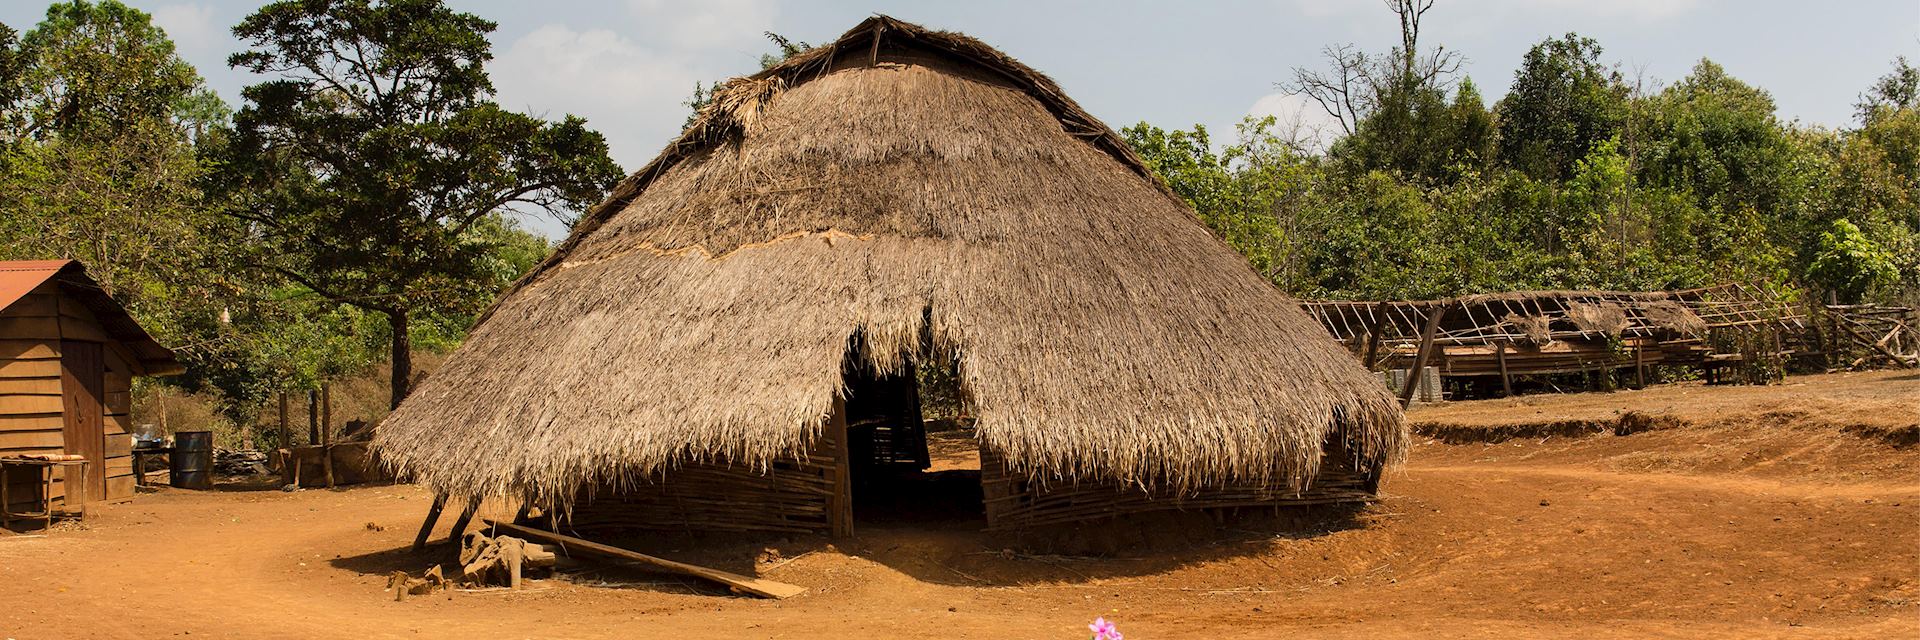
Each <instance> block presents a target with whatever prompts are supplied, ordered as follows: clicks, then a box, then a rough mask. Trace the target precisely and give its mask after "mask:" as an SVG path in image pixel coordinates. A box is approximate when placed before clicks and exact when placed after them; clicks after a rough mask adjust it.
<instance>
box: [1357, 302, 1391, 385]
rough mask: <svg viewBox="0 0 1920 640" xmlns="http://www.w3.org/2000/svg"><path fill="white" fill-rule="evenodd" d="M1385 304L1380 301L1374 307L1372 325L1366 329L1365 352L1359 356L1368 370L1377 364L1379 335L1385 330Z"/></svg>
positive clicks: (1361, 362)
mask: <svg viewBox="0 0 1920 640" xmlns="http://www.w3.org/2000/svg"><path fill="white" fill-rule="evenodd" d="M1387 304H1388V303H1386V302H1382V303H1380V304H1379V306H1377V307H1375V308H1374V314H1373V327H1372V328H1370V329H1368V330H1367V354H1366V355H1365V356H1364V357H1362V358H1361V360H1360V364H1362V365H1365V366H1366V367H1367V370H1368V371H1372V370H1373V367H1374V365H1376V364H1378V363H1377V362H1376V361H1375V358H1378V357H1380V337H1381V334H1382V333H1385V332H1386V330H1387Z"/></svg>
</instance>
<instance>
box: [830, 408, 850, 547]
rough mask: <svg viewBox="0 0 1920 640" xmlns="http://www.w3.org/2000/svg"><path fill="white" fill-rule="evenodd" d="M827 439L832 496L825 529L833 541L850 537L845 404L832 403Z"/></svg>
mask: <svg viewBox="0 0 1920 640" xmlns="http://www.w3.org/2000/svg"><path fill="white" fill-rule="evenodd" d="M825 435H826V437H827V438H828V439H830V440H832V442H831V443H830V446H832V447H833V449H832V451H833V470H832V471H830V472H829V473H830V474H832V480H833V495H830V496H828V497H827V529H828V531H829V533H831V534H832V535H833V537H835V538H845V537H849V536H852V535H853V472H852V469H853V454H852V452H851V447H850V446H849V445H850V443H848V442H847V401H846V399H844V398H837V397H836V398H834V399H833V415H830V416H827V424H826V433H825Z"/></svg>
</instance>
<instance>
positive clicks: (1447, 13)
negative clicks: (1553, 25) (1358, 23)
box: [1291, 0, 1706, 25]
mask: <svg viewBox="0 0 1920 640" xmlns="http://www.w3.org/2000/svg"><path fill="white" fill-rule="evenodd" d="M1291 4H1292V6H1293V8H1294V9H1295V10H1296V11H1299V12H1300V14H1301V15H1303V16H1306V17H1309V18H1327V17H1333V16H1339V17H1343V18H1345V17H1359V18H1361V19H1367V20H1378V19H1381V16H1387V17H1388V18H1391V16H1392V14H1390V13H1387V8H1386V7H1384V6H1382V4H1381V3H1380V2H1378V1H1377V0H1291ZM1703 4H1706V0H1599V1H1596V0H1440V1H1438V2H1435V3H1434V7H1433V9H1432V10H1431V11H1430V12H1429V13H1428V14H1427V16H1426V20H1428V21H1439V20H1467V19H1500V18H1507V17H1512V16H1516V15H1522V14H1551V15H1559V16H1584V17H1593V18H1626V19H1629V20H1633V21H1636V22H1654V21H1659V20H1664V19H1667V18H1672V17H1676V16H1680V15H1683V14H1687V13H1691V12H1693V10H1695V9H1698V8H1700V6H1701V5H1703ZM1429 23H1431V22H1429ZM1385 24H1389V25H1391V24H1392V22H1391V20H1388V22H1386V23H1385Z"/></svg>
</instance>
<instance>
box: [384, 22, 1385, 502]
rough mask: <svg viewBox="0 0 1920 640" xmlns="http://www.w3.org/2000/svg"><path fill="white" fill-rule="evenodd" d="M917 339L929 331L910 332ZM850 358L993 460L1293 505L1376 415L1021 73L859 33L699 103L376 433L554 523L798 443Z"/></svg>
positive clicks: (1170, 201)
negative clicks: (956, 411)
mask: <svg viewBox="0 0 1920 640" xmlns="http://www.w3.org/2000/svg"><path fill="white" fill-rule="evenodd" d="M923 336H927V338H923ZM856 337H857V338H858V339H859V341H860V343H862V344H864V345H865V348H864V349H862V350H861V354H862V357H866V358H868V359H869V360H870V361H871V362H872V363H873V364H874V365H875V366H876V367H878V368H879V369H880V370H882V371H887V370H897V368H898V367H900V366H902V364H903V363H904V362H905V361H906V358H907V357H908V356H909V354H911V353H913V352H915V351H917V350H918V349H920V348H921V346H922V341H923V339H930V341H931V342H932V344H933V347H934V348H935V349H937V350H939V351H940V352H941V353H946V354H953V355H954V356H955V357H957V358H958V361H959V365H960V376H961V381H962V384H964V385H965V386H966V388H967V390H968V392H969V396H970V397H971V402H972V410H973V412H974V413H975V415H977V416H978V418H979V421H978V435H979V438H980V439H981V441H982V443H983V444H984V445H985V446H988V447H992V448H994V449H995V450H996V451H999V452H1001V453H1002V454H1003V455H1004V456H1005V458H1007V459H1008V460H1009V461H1010V462H1011V463H1012V464H1014V465H1015V466H1016V467H1017V468H1019V469H1022V470H1025V471H1027V472H1030V473H1035V474H1046V475H1049V476H1053V477H1068V478H1090V477H1101V478H1113V479H1121V480H1125V481H1130V482H1138V483H1149V484H1165V485H1171V486H1181V487H1191V486H1197V485H1201V484H1206V483H1209V482H1214V481H1220V480H1224V479H1247V478H1252V479H1264V480H1267V481H1270V482H1272V483H1274V484H1291V485H1293V486H1301V485H1302V484H1304V483H1305V482H1306V481H1307V480H1309V479H1310V478H1311V477H1312V475H1313V474H1314V473H1315V472H1316V471H1317V469H1318V466H1319V463H1320V455H1321V447H1322V443H1323V442H1324V441H1326V440H1327V439H1328V438H1329V437H1337V438H1343V439H1345V440H1347V441H1350V443H1351V444H1350V448H1351V449H1352V450H1354V451H1355V452H1356V454H1357V455H1358V456H1361V457H1363V458H1366V459H1367V461H1368V462H1373V463H1379V462H1386V461H1394V460H1397V459H1398V458H1399V457H1400V456H1401V455H1402V452H1403V451H1404V449H1405V447H1406V446H1407V436H1406V433H1405V429H1404V426H1403V420H1402V417H1401V415H1400V411H1399V408H1398V405H1397V404H1396V403H1395V402H1394V401H1393V400H1392V398H1390V397H1389V396H1388V394H1387V393H1386V391H1385V390H1384V389H1383V388H1382V386H1381V385H1380V384H1378V382H1377V381H1376V380H1374V379H1373V378H1372V377H1370V376H1368V375H1367V373H1366V372H1365V371H1364V370H1362V369H1361V368H1360V367H1359V366H1358V365H1357V364H1355V363H1354V362H1353V360H1352V358H1351V357H1349V356H1348V355H1347V354H1346V353H1345V352H1343V351H1341V349H1340V346H1339V345H1338V344H1336V343H1334V342H1333V341H1331V340H1328V339H1327V338H1326V334H1325V333H1324V332H1323V331H1322V330H1321V328H1320V327H1319V326H1318V325H1317V324H1315V323H1314V322H1313V321H1312V320H1311V319H1309V318H1308V317H1307V316H1306V315H1305V314H1303V313H1302V312H1301V311H1299V309H1298V308H1297V307H1296V306H1295V303H1294V302H1293V301H1291V300H1289V299H1288V298H1286V297H1285V296H1283V295H1282V294H1280V293H1279V292H1278V291H1276V290H1275V289H1274V288H1273V287H1271V286H1270V285H1269V284H1268V283H1267V282H1266V281H1265V280H1264V279H1262V278H1261V277H1260V276H1259V275H1258V274H1256V273H1254V272H1253V270H1252V269H1251V268H1249V267H1248V266H1247V264H1246V263H1245V261H1244V260H1243V259H1242V258H1241V257H1240V256H1239V255H1237V254H1236V253H1234V252H1233V251H1232V250H1231V249H1229V248H1228V247H1227V246H1226V245H1225V244H1224V243H1222V242H1220V241H1218V240H1217V239H1215V238H1214V237H1212V236H1211V235H1210V234H1209V233H1208V232H1207V230H1206V229H1205V228H1204V227H1203V226H1202V225H1201V224H1200V223H1199V222H1198V221H1196V220H1195V219H1194V217H1193V215H1192V212H1191V210H1190V209H1189V208H1187V207H1186V205H1185V204H1183V203H1182V202H1181V201H1180V200H1178V199H1177V198H1176V197H1174V196H1173V195H1171V193H1169V192H1167V191H1166V190H1165V188H1164V186H1163V185H1161V184H1160V183H1159V182H1158V181H1157V180H1155V179H1154V178H1152V177H1151V174H1150V173H1149V172H1148V171H1147V170H1146V169H1145V168H1144V166H1143V165H1142V164H1141V162H1140V160H1139V159H1138V158H1136V157H1135V156H1134V155H1133V154H1132V152H1131V151H1129V150H1128V149H1127V147H1126V145H1125V144H1124V143H1123V142H1122V141H1120V139H1119V138H1118V137H1116V136H1115V135H1114V133H1113V132H1112V131H1111V130H1110V129H1108V128H1107V127H1106V126H1105V125H1103V124H1101V123H1100V122H1099V121H1098V120H1095V119H1094V118H1093V117H1092V116H1090V115H1088V114H1087V113H1086V112H1085V111H1083V110H1081V109H1080V107H1079V106H1078V105H1075V104H1074V103H1073V101H1071V100H1069V99H1067V97H1066V96H1065V95H1064V94H1062V93H1061V91H1060V89H1059V87H1057V86H1055V85H1054V83H1053V82H1052V81H1051V80H1049V79H1047V78H1046V77H1045V76H1042V75H1040V74H1039V73H1038V72H1036V71H1034V70H1032V69H1030V68H1028V67H1026V66H1025V65H1022V64H1020V63H1019V62H1017V61H1015V60H1013V59H1011V58H1008V57H1006V56H1005V55H1003V54H1001V53H999V52H998V51H995V50H993V49H991V48H988V47H987V46H986V45H983V44H981V43H980V42H978V41H975V40H973V39H971V38H968V37H966V36H963V35H959V34H953V33H944V32H937V31H930V30H927V29H924V28H921V27H918V26H915V25H911V24H907V23H904V22H900V21H897V20H893V19H890V18H885V17H877V18H873V19H870V20H867V21H865V22H863V23H861V24H860V25H859V26H857V27H855V28H854V29H853V30H852V31H849V32H848V33H847V34H846V35H845V36H843V37H841V38H840V39H839V40H838V41H836V42H834V43H832V44H830V45H826V46H824V47H820V48H817V49H814V50H812V51H809V52H806V53H803V54H801V55H798V56H795V57H794V58H793V59H791V60H788V61H787V62H785V63H783V64H781V65H779V66H777V67H774V68H772V69H769V70H767V71H764V72H761V73H759V74H756V75H754V76H752V77H749V78H743V79H736V80H734V81H732V82H730V83H729V84H726V85H723V86H722V87H721V88H720V89H719V91H718V92H717V96H716V100H715V103H714V105H712V106H710V107H709V108H707V109H706V110H705V111H704V112H703V113H702V114H700V116H699V118H698V119H697V120H696V122H695V123H694V125H693V126H692V127H691V128H690V129H689V130H688V131H687V132H686V133H685V134H684V135H683V136H682V137H681V138H680V139H679V140H677V141H675V142H674V143H672V144H671V145H669V146H668V148H667V149H666V151H665V153H663V154H662V155H661V156H660V157H659V158H658V159H656V160H654V161H653V162H652V163H650V164H648V165H647V166H646V167H645V168H643V169H641V170H640V171H639V172H637V173H635V174H634V175H633V176H632V177H630V178H628V179H627V180H626V181H624V182H622V183H621V184H620V185H619V186H618V187H617V188H616V189H615V191H614V193H613V194H612V195H611V196H610V197H609V198H608V199H607V201H606V202H604V203H603V204H601V205H600V206H598V207H597V208H595V209H594V210H593V211H591V212H589V213H588V214H587V215H586V217H585V218H584V219H583V220H582V221H581V222H580V224H579V225H578V226H577V227H576V229H575V230H574V232H573V234H572V235H571V236H570V237H568V238H567V240H566V241H565V242H564V243H563V244H562V245H561V246H560V248H559V249H558V251H557V252H556V253H555V255H554V256H553V257H552V258H550V259H549V260H547V261H546V262H545V263H544V264H542V265H541V266H540V267H538V268H537V269H536V270H535V271H534V272H533V273H532V274H530V275H528V276H527V277H526V278H525V279H523V280H522V281H521V282H519V283H518V284H517V285H516V286H515V287H514V288H513V289H512V290H511V291H510V292H508V293H507V294H506V295H504V296H503V297H502V299H501V300H500V301H499V302H498V303H497V304H496V305H495V306H494V308H493V309H491V310H490V311H489V312H488V314H487V315H486V316H485V317H484V318H483V320H482V321H481V322H480V323H479V325H478V326H477V327H476V328H475V329H474V331H473V333H472V335H471V336H470V337H469V338H468V340H467V342H466V344H465V345H464V346H462V347H461V348H460V349H459V350H458V351H457V352H455V353H454V354H453V355H452V356H451V357H449V358H448V359H447V361H446V362H445V364H444V365H443V366H442V368H441V369H440V370H439V371H437V372H435V373H434V374H433V375H432V376H430V377H429V378H428V379H427V380H426V381H425V382H424V383H422V384H421V385H420V387H419V388H418V389H417V390H416V391H415V392H414V393H413V394H412V396H411V397H410V398H408V400H407V401H406V402H405V403H404V404H402V405H401V407H400V408H399V409H398V410H396V411H395V412H394V413H393V414H392V416H390V417H389V418H388V419H387V420H386V422H384V423H383V424H382V425H381V427H380V430H379V435H378V436H377V440H376V443H377V445H378V446H379V447H380V451H381V454H382V456H383V457H384V459H385V460H387V461H388V462H389V463H390V464H391V465H393V466H394V467H395V468H396V470H397V471H399V472H400V473H402V474H405V475H408V476H411V477H413V478H415V479H417V480H418V481H420V482H423V483H425V484H428V485H430V486H433V487H435V488H438V489H444V490H448V491H451V492H454V493H457V494H458V493H468V494H486V495H512V494H532V495H535V496H537V497H541V498H544V499H547V500H554V501H560V502H565V501H567V500H569V499H570V496H571V495H572V493H573V492H574V491H575V490H576V489H577V488H578V487H580V486H582V484H583V483H589V482H598V481H605V480H633V479H635V478H638V477H639V476H640V475H641V474H646V473H651V472H654V471H658V470H661V469H664V468H671V467H672V466H673V465H676V464H680V463H684V462H688V461H695V460H701V461H706V460H723V461H728V462H732V463H739V464H752V465H760V464H764V463H766V462H767V461H769V460H771V459H773V458H775V457H778V456H786V455H795V454H799V453H801V452H803V451H804V450H805V448H806V447H807V445H808V444H809V443H810V442H811V440H812V439H813V438H814V437H815V436H816V435H817V434H818V433H819V431H820V429H821V426H822V423H823V420H824V418H825V417H826V416H827V415H828V413H829V411H830V408H831V406H832V403H833V401H834V398H835V397H836V395H839V394H843V393H844V391H845V389H844V384H843V380H842V375H841V371H842V363H843V361H844V360H845V359H846V358H847V357H848V353H849V351H848V350H849V344H850V343H851V342H853V341H854V340H855V339H856Z"/></svg>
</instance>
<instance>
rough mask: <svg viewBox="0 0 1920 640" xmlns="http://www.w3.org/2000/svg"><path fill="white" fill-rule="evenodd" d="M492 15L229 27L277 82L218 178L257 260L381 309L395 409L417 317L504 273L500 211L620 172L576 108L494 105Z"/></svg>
mask: <svg viewBox="0 0 1920 640" xmlns="http://www.w3.org/2000/svg"><path fill="white" fill-rule="evenodd" d="M494 26H495V25H494V24H493V23H491V22H488V21H486V20H483V19H481V18H479V17H476V16H473V15H471V14H466V13H459V12H455V11H453V10H451V9H448V8H447V7H446V6H444V5H443V4H441V2H439V1H438V0H388V1H384V2H379V1H375V0H288V1H282V2H275V3H273V4H269V5H267V6H265V7H262V8H261V9H260V10H259V11H258V12H256V13H254V14H253V15H251V16H249V17H247V18H246V19H245V20H243V21H242V22H241V23H240V24H239V25H238V26H236V27H234V30H233V31H234V34H235V35H236V36H238V37H239V38H240V39H241V40H243V41H244V42H245V43H246V44H247V47H248V49H247V50H246V51H244V52H242V53H238V54H235V55H233V56H232V57H231V58H230V59H229V62H230V64H232V65H233V66H235V67H237V68H240V69H244V70H246V71H248V72H251V73H256V74H261V75H266V76H269V77H270V78H271V79H269V80H267V81H265V82H262V83H260V84H256V85H253V86H251V87H248V88H247V89H246V90H245V91H244V92H243V96H244V97H245V98H246V101H247V104H246V105H245V107H244V108H242V109H241V110H240V112H239V113H238V114H237V115H236V116H235V118H234V120H235V131H234V134H233V136H232V139H231V141H230V142H228V143H226V144H225V145H224V148H223V149H222V150H221V152H220V154H219V157H220V158H221V160H222V163H223V166H222V171H221V173H220V175H219V176H218V177H217V179H215V180H211V181H209V183H208V185H209V188H210V189H212V190H215V191H216V192H217V193H218V194H219V195H220V197H221V198H222V202H223V204H224V205H225V206H226V212H227V213H228V214H229V215H230V216H232V218H233V219H234V220H235V221H236V223H237V224H238V225H240V226H241V227H242V233H244V234H245V235H246V236H247V237H249V239H250V240H251V242H250V243H249V244H250V246H251V247H252V248H253V249H254V251H253V252H252V253H251V255H252V258H251V259H252V260H253V262H254V263H255V264H257V265H258V266H259V267H261V268H264V269H268V270H271V271H272V272H273V273H276V274H278V275H280V276H283V277H285V278H286V279H288V280H290V281H292V282H293V283H297V284H298V285H300V286H301V287H304V288H305V289H307V290H310V291H312V292H313V293H315V294H317V295H320V296H323V297H325V298H326V299H328V300H331V301H334V302H338V303H342V304H348V305H352V306H354V307H357V308H359V309H361V310H364V311H367V312H371V313H375V314H378V315H380V316H383V317H384V318H385V320H386V322H387V325H388V341H389V347H390V348H389V353H390V356H389V357H390V358H391V361H392V364H393V367H392V368H393V377H392V386H393V396H392V403H393V404H394V405H395V406H397V405H398V404H399V402H400V400H401V399H402V398H404V397H405V395H406V393H407V390H408V387H409V384H410V382H411V377H412V371H411V370H412V353H411V340H412V336H413V325H412V322H413V320H414V319H416V318H417V317H420V316H422V315H423V314H425V315H433V314H457V313H471V312H472V311H473V310H474V309H476V308H477V307H479V306H480V305H483V304H485V303H486V302H487V301H488V300H490V299H491V298H492V296H493V295H494V294H495V292H496V291H498V289H499V287H500V286H501V285H502V284H503V279H502V277H501V274H500V273H499V272H498V270H497V269H495V268H494V265H493V264H492V263H491V262H490V258H489V256H490V255H492V254H494V252H495V251H496V250H497V249H498V247H499V241H498V238H495V237H489V236H488V234H487V233H485V227H486V225H487V224H489V221H490V220H494V219H495V216H496V215H498V214H500V213H501V212H507V211H536V210H537V211H544V212H547V213H550V214H554V215H565V214H567V213H568V212H573V211H578V210H581V209H583V208H585V207H586V206H588V205H591V204H592V203H594V202H595V201H597V200H598V199H599V198H600V197H601V195H602V194H603V193H604V192H605V190H606V189H608V188H610V187H611V186H612V184H613V183H614V182H615V181H616V180H618V179H619V178H620V176H621V171H620V168H619V167H618V166H616V165H615V164H614V163H613V161H612V160H611V159H609V158H608V157H607V147H606V142H605V140H604V139H603V138H602V137H601V136H600V134H598V133H595V132H594V131H592V130H590V129H588V128H587V127H586V123H585V121H583V120H581V119H580V118H577V117H573V116H568V117H566V118H564V119H562V120H560V121H558V122H546V121H542V120H539V119H535V118H532V117H529V116H526V115H523V114H518V113H513V112H509V111H506V110H504V109H501V108H500V107H499V106H498V105H496V104H494V103H493V102H491V101H489V100H488V97H489V96H490V95H491V93H492V89H493V88H492V84H491V83H490V81H489V80H488V78H487V74H486V71H485V68H484V64H485V62H486V61H487V60H489V59H490V58H491V52H490V50H489V44H488V42H487V37H486V36H487V34H488V33H490V32H491V31H492V30H493V29H494Z"/></svg>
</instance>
